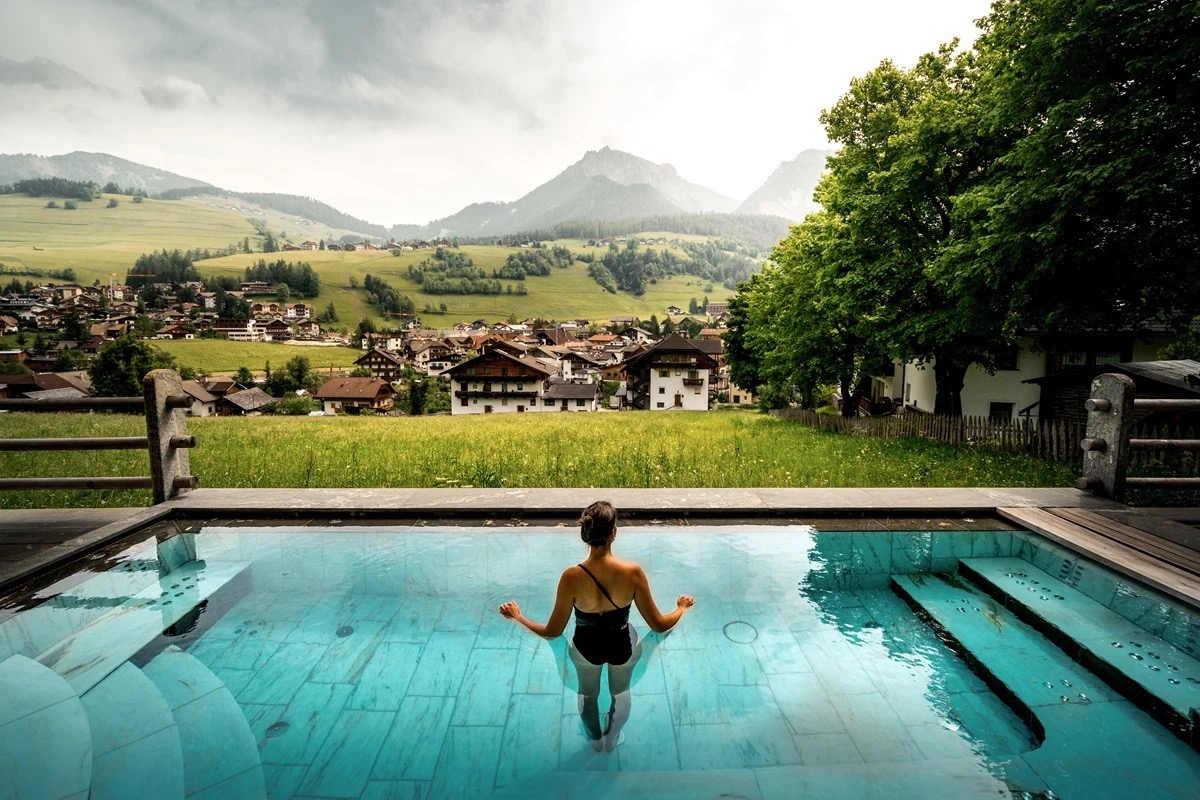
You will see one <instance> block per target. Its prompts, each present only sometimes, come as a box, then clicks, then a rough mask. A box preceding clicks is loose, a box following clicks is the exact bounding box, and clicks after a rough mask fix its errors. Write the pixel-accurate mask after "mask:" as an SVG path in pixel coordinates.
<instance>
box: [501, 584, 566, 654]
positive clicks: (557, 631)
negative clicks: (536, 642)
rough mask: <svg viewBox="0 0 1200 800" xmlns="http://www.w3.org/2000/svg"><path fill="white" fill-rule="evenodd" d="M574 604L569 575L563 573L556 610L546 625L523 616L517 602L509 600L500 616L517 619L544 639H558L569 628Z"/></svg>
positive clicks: (555, 604) (555, 600) (555, 601)
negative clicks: (568, 579) (568, 581)
mask: <svg viewBox="0 0 1200 800" xmlns="http://www.w3.org/2000/svg"><path fill="white" fill-rule="evenodd" d="M574 602H575V597H574V595H573V593H572V592H571V588H570V587H569V586H568V585H567V573H566V572H563V574H562V577H561V578H559V579H558V592H557V594H556V595H555V598H554V610H553V611H551V612H550V619H549V620H548V621H547V622H546V624H545V625H539V624H538V623H536V622H534V621H533V620H531V619H529V618H528V617H526V616H525V615H524V614H522V613H521V607H520V606H519V605H517V601H516V600H509V601H508V602H507V603H505V604H504V605H502V606H500V614H501V615H502V616H505V617H508V618H509V619H515V620H516V621H517V622H519V623H521V624H522V625H524V626H525V627H526V628H528V629H529V630H531V631H533V632H534V633H536V634H537V635H538V636H541V637H542V638H543V639H557V638H558V637H559V636H561V635H562V632H563V629H564V628H566V627H567V620H568V619H570V618H571V605H572V604H573V603H574Z"/></svg>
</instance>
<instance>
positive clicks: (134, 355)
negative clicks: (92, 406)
mask: <svg viewBox="0 0 1200 800" xmlns="http://www.w3.org/2000/svg"><path fill="white" fill-rule="evenodd" d="M174 366H175V358H174V356H172V355H171V354H169V353H165V352H163V351H162V350H159V349H157V348H155V347H151V346H150V345H148V344H146V343H145V342H143V341H139V340H138V339H137V338H136V337H135V336H133V335H131V334H128V333H127V334H123V335H121V336H118V337H117V338H116V339H113V340H112V341H111V342H109V343H108V344H106V345H104V347H102V348H100V352H99V353H97V354H96V358H95V360H94V361H93V362H92V366H91V369H90V370H88V373H89V374H90V375H91V378H92V393H93V394H94V395H96V396H97V397H135V396H136V397H141V396H142V392H143V389H142V378H144V377H145V376H146V373H147V372H149V371H150V370H152V369H172V368H174Z"/></svg>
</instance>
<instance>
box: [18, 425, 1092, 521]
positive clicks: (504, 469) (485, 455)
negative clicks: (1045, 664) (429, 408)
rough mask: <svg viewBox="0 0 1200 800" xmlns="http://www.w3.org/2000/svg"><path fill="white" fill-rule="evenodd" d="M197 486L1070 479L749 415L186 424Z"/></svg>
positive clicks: (106, 497) (64, 431)
mask: <svg viewBox="0 0 1200 800" xmlns="http://www.w3.org/2000/svg"><path fill="white" fill-rule="evenodd" d="M144 431H145V423H144V421H143V420H142V419H141V418H140V417H137V416H124V415H114V414H42V415H38V414H0V438H8V437H16V436H20V437H35V436H36V437H54V436H67V435H70V436H134V435H144ZM188 432H189V433H191V434H194V435H195V436H196V439H197V442H198V444H197V447H196V448H195V449H194V450H192V451H191V456H190V458H191V467H192V472H193V474H195V475H197V476H198V477H199V479H200V485H201V486H205V487H237V488H273V487H300V488H303V487H350V488H377V487H465V486H490V487H504V486H507V487H579V488H593V487H614V488H616V487H682V488H717V487H756V486H757V487H865V486H914V487H922V486H996V487H1001V486H1069V485H1071V484H1072V482H1073V480H1074V477H1075V476H1074V473H1073V472H1072V471H1071V469H1070V468H1069V467H1066V466H1063V465H1061V464H1056V463H1051V462H1046V461H1040V460H1038V459H1034V458H1031V457H1028V456H1024V455H1018V454H1014V453H1004V452H999V451H994V450H990V449H985V448H974V447H958V446H951V445H946V444H941V443H937V442H929V441H925V440H916V439H893V440H884V439H863V438H858V437H855V436H850V435H845V434H838V433H833V432H823V431H816V430H813V429H812V428H808V427H806V426H804V425H803V424H801V423H797V422H791V421H787V420H780V419H776V418H774V417H770V416H766V415H763V414H757V413H753V412H746V411H719V412H709V413H690V414H687V413H685V414H654V413H649V412H645V413H636V412H635V413H615V412H610V413H597V414H519V415H518V414H496V415H490V416H471V417H452V416H440V417H249V418H236V417H208V418H197V419H189V420H188ZM148 471H149V470H148V461H147V456H146V454H145V453H144V452H140V451H76V452H67V453H9V452H0V474H3V475H7V476H12V477H26V476H28V477H34V476H68V475H78V476H115V475H139V474H148ZM149 502H150V498H149V493H148V492H146V491H103V492H84V491H38V492H0V507H4V508H34V507H75V506H101V505H102V506H128V505H135V506H136V505H146V504H148V503H149Z"/></svg>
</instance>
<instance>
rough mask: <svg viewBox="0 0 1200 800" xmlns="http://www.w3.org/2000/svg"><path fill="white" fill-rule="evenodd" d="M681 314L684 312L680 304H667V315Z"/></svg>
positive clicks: (676, 315)
mask: <svg viewBox="0 0 1200 800" xmlns="http://www.w3.org/2000/svg"><path fill="white" fill-rule="evenodd" d="M681 314H683V309H682V308H680V307H679V306H667V315H668V316H671V317H678V316H680V315H681Z"/></svg>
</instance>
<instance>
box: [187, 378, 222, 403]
mask: <svg viewBox="0 0 1200 800" xmlns="http://www.w3.org/2000/svg"><path fill="white" fill-rule="evenodd" d="M182 385H183V391H185V392H187V393H188V394H190V395H191V396H192V397H194V398H196V399H197V400H199V401H200V402H201V403H214V402H216V400H217V398H216V397H215V396H214V395H212V394H211V393H209V391H208V390H207V389H205V388H204V387H203V386H201V385H200V383H199V381H183V382H182Z"/></svg>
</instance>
